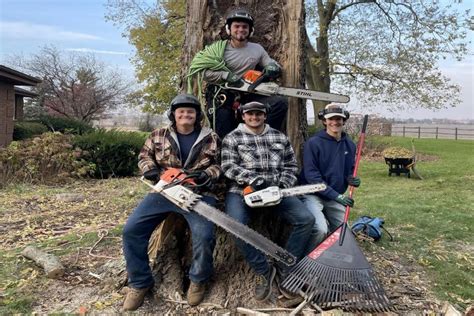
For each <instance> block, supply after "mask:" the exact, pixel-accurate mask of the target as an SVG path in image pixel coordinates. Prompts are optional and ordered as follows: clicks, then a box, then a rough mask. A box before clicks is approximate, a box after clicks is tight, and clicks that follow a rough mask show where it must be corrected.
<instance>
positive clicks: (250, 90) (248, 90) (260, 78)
mask: <svg viewBox="0 0 474 316" xmlns="http://www.w3.org/2000/svg"><path fill="white" fill-rule="evenodd" d="M266 79H268V76H267V75H265V74H262V75H261V76H260V77H258V78H257V79H256V80H255V81H254V82H252V83H251V84H250V85H249V87H248V88H247V92H253V91H254V90H255V88H256V87H257V86H258V85H259V84H261V83H262V82H263V81H264V80H266Z"/></svg>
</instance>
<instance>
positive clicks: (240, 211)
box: [225, 192, 314, 274]
mask: <svg viewBox="0 0 474 316" xmlns="http://www.w3.org/2000/svg"><path fill="white" fill-rule="evenodd" d="M271 209H272V212H273V213H275V214H277V215H278V216H280V217H282V218H283V220H285V221H286V222H287V223H288V224H290V225H291V226H292V230H291V233H290V236H289V237H288V241H287V243H286V246H285V248H286V250H288V251H289V252H290V253H292V254H293V255H294V256H295V257H297V258H298V259H301V258H302V257H303V256H304V255H305V253H304V251H305V250H306V244H307V242H308V239H309V237H310V234H311V228H312V227H313V225H314V217H313V216H312V215H311V214H310V213H309V212H308V211H307V210H306V208H305V206H304V204H303V203H302V202H301V201H300V200H299V199H298V198H296V197H286V198H284V199H283V200H282V201H281V202H280V204H278V205H275V206H271ZM260 210H261V209H258V208H257V209H255V208H251V207H249V206H247V204H245V202H244V199H243V197H242V196H241V195H240V194H237V193H232V192H229V193H227V196H226V199H225V211H226V213H227V214H228V215H229V216H231V217H233V218H235V219H236V220H238V221H239V222H241V223H243V224H245V225H247V224H248V222H249V221H250V217H251V216H253V215H255V214H258V213H259V212H260ZM235 243H236V245H237V247H238V248H239V250H240V251H241V252H242V254H243V255H244V257H245V260H247V262H248V263H249V265H250V266H251V267H252V269H253V270H254V271H255V273H257V274H265V273H267V272H268V270H269V265H268V262H267V258H266V257H265V255H264V254H263V253H262V252H261V251H260V250H257V249H256V248H254V247H253V246H251V245H249V244H247V243H245V242H243V241H242V240H240V239H237V238H236V239H235Z"/></svg>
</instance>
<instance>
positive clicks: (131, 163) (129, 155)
mask: <svg viewBox="0 0 474 316" xmlns="http://www.w3.org/2000/svg"><path fill="white" fill-rule="evenodd" d="M146 135H148V134H146ZM145 139H146V136H145V134H144V133H137V132H125V131H118V130H105V129H98V130H94V131H93V132H90V133H88V134H84V135H81V136H76V137H75V138H74V145H75V146H77V147H79V148H81V149H82V150H83V153H84V158H85V159H87V160H88V161H89V162H91V163H94V164H95V166H96V170H95V173H94V176H95V177H96V178H109V177H126V176H133V175H134V174H136V172H137V171H138V166H137V164H138V154H139V153H140V150H141V148H142V147H143V144H144V142H145Z"/></svg>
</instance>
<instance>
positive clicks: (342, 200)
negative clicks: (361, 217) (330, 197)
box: [335, 194, 354, 207]
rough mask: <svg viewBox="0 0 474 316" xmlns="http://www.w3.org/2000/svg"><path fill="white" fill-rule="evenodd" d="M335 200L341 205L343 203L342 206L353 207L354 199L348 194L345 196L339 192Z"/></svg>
mask: <svg viewBox="0 0 474 316" xmlns="http://www.w3.org/2000/svg"><path fill="white" fill-rule="evenodd" d="M335 201H336V202H337V203H339V204H341V205H344V206H350V207H353V206H354V199H352V198H350V197H348V196H345V195H344V194H339V195H338V196H337V197H336V199H335Z"/></svg>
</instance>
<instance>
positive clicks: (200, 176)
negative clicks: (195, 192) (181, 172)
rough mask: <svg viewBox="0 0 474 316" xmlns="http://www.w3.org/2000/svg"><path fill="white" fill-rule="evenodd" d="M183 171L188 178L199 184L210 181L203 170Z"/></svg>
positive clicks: (205, 183)
mask: <svg viewBox="0 0 474 316" xmlns="http://www.w3.org/2000/svg"><path fill="white" fill-rule="evenodd" d="M185 173H186V175H187V177H188V178H191V179H193V180H194V182H195V183H196V184H197V185H199V186H201V185H207V184H208V183H209V182H210V181H211V178H210V177H209V175H208V174H207V173H206V172H205V171H203V170H200V171H190V172H188V171H186V172H185Z"/></svg>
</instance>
